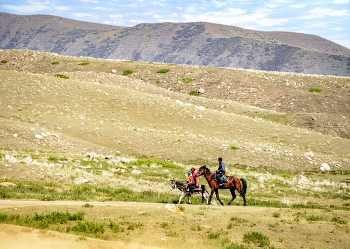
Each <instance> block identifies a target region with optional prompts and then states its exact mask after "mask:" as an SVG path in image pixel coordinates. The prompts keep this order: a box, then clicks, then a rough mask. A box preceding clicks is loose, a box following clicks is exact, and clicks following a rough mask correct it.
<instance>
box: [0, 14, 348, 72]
mask: <svg viewBox="0 0 350 249" xmlns="http://www.w3.org/2000/svg"><path fill="white" fill-rule="evenodd" d="M0 20H1V21H0V28H1V30H0V48H3V49H30V50H36V51H43V52H54V53H58V54H62V55H71V56H90V57H95V58H105V59H124V60H132V61H140V62H164V63H174V64H187V65H197V66H210V67H230V68H243V69H256V70H267V71H280V72H298V73H307V74H323V75H339V76H349V75H350V51H349V49H347V48H345V47H342V46H340V45H338V44H336V43H333V42H330V41H328V40H326V39H323V38H321V37H318V36H314V35H306V34H298V33H291V32H260V31H254V30H247V29H242V28H239V27H233V26H227V25H218V24H212V23H159V24H139V25H137V26H134V27H130V28H125V27H118V26H111V25H103V24H94V23H87V22H80V21H75V20H70V19H65V18H60V17H55V16H46V15H33V16H21V15H14V14H7V13H1V14H0Z"/></svg>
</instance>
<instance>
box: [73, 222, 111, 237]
mask: <svg viewBox="0 0 350 249" xmlns="http://www.w3.org/2000/svg"><path fill="white" fill-rule="evenodd" d="M72 231H74V232H81V233H88V234H89V233H91V234H101V233H104V231H105V228H104V226H103V224H98V223H95V222H91V221H86V222H80V221H79V222H78V224H77V225H75V226H73V227H72Z"/></svg>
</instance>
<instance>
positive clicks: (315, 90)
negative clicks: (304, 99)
mask: <svg viewBox="0 0 350 249" xmlns="http://www.w3.org/2000/svg"><path fill="white" fill-rule="evenodd" d="M309 92H317V93H319V92H323V90H322V89H320V88H311V89H310V90H309Z"/></svg>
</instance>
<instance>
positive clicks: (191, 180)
mask: <svg viewBox="0 0 350 249" xmlns="http://www.w3.org/2000/svg"><path fill="white" fill-rule="evenodd" d="M187 174H188V178H187V184H186V189H187V191H190V193H191V194H192V193H193V188H194V186H195V185H196V181H195V179H194V177H193V175H192V172H191V171H189V172H188V173H187Z"/></svg>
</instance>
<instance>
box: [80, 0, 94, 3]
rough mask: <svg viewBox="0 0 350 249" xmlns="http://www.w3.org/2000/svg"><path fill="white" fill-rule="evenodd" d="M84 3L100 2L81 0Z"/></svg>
mask: <svg viewBox="0 0 350 249" xmlns="http://www.w3.org/2000/svg"><path fill="white" fill-rule="evenodd" d="M80 1H81V2H83V3H98V1H94V0H80Z"/></svg>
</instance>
